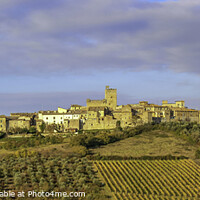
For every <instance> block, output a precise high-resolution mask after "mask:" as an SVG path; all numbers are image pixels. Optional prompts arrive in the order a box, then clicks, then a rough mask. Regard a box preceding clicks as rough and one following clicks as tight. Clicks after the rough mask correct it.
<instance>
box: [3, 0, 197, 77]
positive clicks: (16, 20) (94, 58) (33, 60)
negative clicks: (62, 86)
mask: <svg viewBox="0 0 200 200" xmlns="http://www.w3.org/2000/svg"><path fill="white" fill-rule="evenodd" d="M47 2H48V3H47ZM0 4H1V5H2V7H1V8H0V11H1V14H0V20H1V23H0V70H1V76H2V75H11V74H14V75H32V76H40V75H45V74H48V75H50V74H59V73H62V74H63V73H66V74H69V73H82V74H84V73H94V72H95V71H103V70H104V71H106V70H109V71H113V70H130V71H143V70H168V69H170V70H172V71H175V72H178V73H180V72H190V73H196V74H200V68H199V57H200V47H199V45H198V44H199V42H200V38H199V35H200V21H199V17H200V12H199V10H200V3H199V2H198V1H196V0H179V1H171V0H170V1H164V2H159V1H158V2H156V1H155V2H150V1H145V0H144V1H140V0H84V3H83V1H81V0H76V1H72V0H67V1H63V0H57V1H51V2H49V1H47V0H45V1H39V0H31V1H28V2H27V1H25V0H20V1H9V0H4V1H1V3H0Z"/></svg>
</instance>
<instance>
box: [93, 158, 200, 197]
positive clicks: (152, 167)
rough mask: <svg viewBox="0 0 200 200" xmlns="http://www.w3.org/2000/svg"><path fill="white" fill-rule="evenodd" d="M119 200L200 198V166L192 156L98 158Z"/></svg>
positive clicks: (100, 171)
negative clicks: (116, 159)
mask: <svg viewBox="0 0 200 200" xmlns="http://www.w3.org/2000/svg"><path fill="white" fill-rule="evenodd" d="M94 166H95V168H96V170H97V171H98V172H99V174H100V176H101V177H102V179H103V180H104V182H105V183H106V184H107V185H108V187H109V188H110V190H111V192H112V193H113V194H114V197H115V199H116V200H121V199H123V200H132V199H134V200H197V199H200V166H199V165H197V164H196V163H194V162H193V161H192V160H187V159H183V160H126V161H94Z"/></svg>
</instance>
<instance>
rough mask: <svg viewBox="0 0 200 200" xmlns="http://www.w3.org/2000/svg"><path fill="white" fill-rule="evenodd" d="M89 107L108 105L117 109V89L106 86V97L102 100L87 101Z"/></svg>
mask: <svg viewBox="0 0 200 200" xmlns="http://www.w3.org/2000/svg"><path fill="white" fill-rule="evenodd" d="M86 104H87V108H89V107H108V108H109V109H112V110H115V109H116V107H117V89H112V88H109V86H106V89H105V99H102V100H91V99H87V101H86Z"/></svg>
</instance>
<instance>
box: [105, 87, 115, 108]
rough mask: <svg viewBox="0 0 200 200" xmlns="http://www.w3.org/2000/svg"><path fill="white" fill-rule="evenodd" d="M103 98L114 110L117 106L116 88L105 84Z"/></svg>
mask: <svg viewBox="0 0 200 200" xmlns="http://www.w3.org/2000/svg"><path fill="white" fill-rule="evenodd" d="M105 99H106V100H107V106H108V107H109V108H112V109H113V110H115V109H116V107H117V89H111V88H109V86H106V89H105Z"/></svg>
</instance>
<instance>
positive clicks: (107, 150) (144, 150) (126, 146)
mask: <svg viewBox="0 0 200 200" xmlns="http://www.w3.org/2000/svg"><path fill="white" fill-rule="evenodd" d="M196 149H197V147H195V146H192V145H190V144H188V143H187V142H186V141H184V140H182V139H180V138H176V137H174V136H173V135H172V134H170V133H167V132H162V131H152V132H148V133H142V134H140V135H137V136H134V137H131V138H127V139H124V140H121V141H119V142H115V143H112V144H108V145H106V146H101V147H100V148H96V149H92V150H91V151H92V152H93V153H100V155H102V156H132V157H140V156H162V155H168V154H171V155H174V156H186V157H189V158H191V159H194V158H195V151H196Z"/></svg>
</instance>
